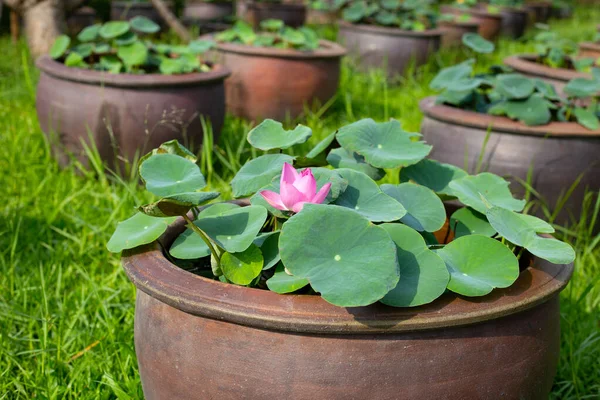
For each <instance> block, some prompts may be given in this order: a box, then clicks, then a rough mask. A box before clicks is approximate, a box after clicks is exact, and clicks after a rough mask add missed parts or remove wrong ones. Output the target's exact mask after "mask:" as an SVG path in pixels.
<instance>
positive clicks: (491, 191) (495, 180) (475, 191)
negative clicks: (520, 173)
mask: <svg viewBox="0 0 600 400" xmlns="http://www.w3.org/2000/svg"><path fill="white" fill-rule="evenodd" d="M508 186H509V183H508V182H507V181H506V180H504V179H503V178H501V177H499V176H498V175H494V174H490V173H489V172H482V173H481V174H478V175H474V176H465V177H463V178H460V179H457V180H454V181H452V182H450V189H452V190H453V191H454V193H455V195H456V196H457V197H458V200H460V202H461V203H463V204H465V205H467V206H469V207H471V208H473V209H475V210H476V211H479V212H480V213H482V214H485V212H486V210H487V209H488V205H486V202H487V203H488V204H489V205H490V206H498V207H502V208H506V209H508V210H513V211H521V210H523V207H525V200H517V199H515V198H514V197H512V194H511V193H510V189H509V187H508ZM484 199H485V201H484Z"/></svg>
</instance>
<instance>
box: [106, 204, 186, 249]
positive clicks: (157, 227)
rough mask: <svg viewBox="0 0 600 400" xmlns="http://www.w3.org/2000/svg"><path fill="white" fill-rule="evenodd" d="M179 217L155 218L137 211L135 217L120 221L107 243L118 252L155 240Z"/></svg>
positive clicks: (107, 245)
mask: <svg viewBox="0 0 600 400" xmlns="http://www.w3.org/2000/svg"><path fill="white" fill-rule="evenodd" d="M176 219H177V217H171V218H154V217H150V216H148V215H145V214H142V213H137V214H135V215H134V216H133V217H131V218H129V219H126V220H125V221H122V222H119V224H118V225H117V229H116V230H115V232H114V233H113V235H112V237H111V238H110V240H109V241H108V243H107V244H106V247H107V248H108V251H110V252H112V253H118V252H120V251H123V250H125V249H133V248H134V247H138V246H141V245H143V244H148V243H152V242H154V241H155V240H156V239H158V238H159V237H160V235H162V234H163V233H164V232H165V231H166V230H167V227H168V226H169V224H172V223H173V222H175V220H176Z"/></svg>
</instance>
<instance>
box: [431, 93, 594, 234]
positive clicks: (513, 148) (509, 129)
mask: <svg viewBox="0 0 600 400" xmlns="http://www.w3.org/2000/svg"><path fill="white" fill-rule="evenodd" d="M420 107H421V110H422V111H423V113H424V114H425V117H424V119H423V123H422V124H421V133H422V134H423V136H424V138H425V140H426V141H427V143H428V144H431V145H432V146H433V150H432V152H431V155H430V156H431V158H432V159H435V160H438V161H441V162H444V163H448V164H453V165H456V166H459V167H461V168H464V167H465V157H467V160H466V162H467V165H468V169H469V171H470V172H474V171H475V168H476V166H477V165H478V162H479V157H480V154H481V152H482V150H483V152H484V156H483V169H484V170H487V171H489V172H492V173H495V174H498V175H502V176H505V175H508V176H509V177H510V180H511V181H512V182H513V183H512V184H511V186H512V187H511V189H512V190H513V192H515V193H517V194H518V196H523V195H524V193H525V189H524V187H523V186H522V185H521V184H520V183H519V182H518V181H517V180H516V179H515V178H519V179H521V180H523V181H527V179H528V178H527V177H528V174H529V172H530V168H533V170H532V171H531V172H532V177H531V185H532V186H533V188H534V189H535V190H536V191H537V192H538V193H540V194H541V196H542V197H543V198H544V200H545V202H546V203H547V204H548V205H550V207H551V208H554V207H555V206H556V204H557V201H558V199H559V197H560V195H561V193H564V192H566V191H567V190H568V189H569V187H570V186H571V185H572V184H573V183H574V182H576V181H577V179H578V177H579V176H580V175H581V174H583V178H582V179H581V182H580V183H579V185H578V186H577V187H576V189H575V191H574V192H573V194H572V195H571V196H570V197H569V199H568V201H567V203H566V204H565V207H564V208H563V210H562V212H561V214H560V215H559V219H558V222H560V223H564V222H567V221H569V222H570V219H571V218H570V216H573V217H574V221H577V220H579V218H578V216H579V214H580V211H581V205H582V201H583V197H584V194H585V190H586V188H587V189H589V190H591V191H596V192H597V191H598V190H600V158H599V157H598V154H600V130H598V131H590V130H587V129H585V128H584V127H582V126H581V125H579V124H576V123H563V122H553V123H551V124H549V125H545V126H526V125H525V124H522V123H520V122H517V121H513V120H510V119H508V118H506V117H497V116H492V115H487V114H480V113H476V112H472V111H466V110H460V109H458V108H455V107H450V106H446V105H439V104H435V99H434V98H433V97H428V98H426V99H424V100H422V101H421V103H420ZM488 131H489V140H488V138H487V135H488ZM486 140H488V141H487V145H485V148H484V143H485V141H486Z"/></svg>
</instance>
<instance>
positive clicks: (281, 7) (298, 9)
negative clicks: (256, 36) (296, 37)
mask: <svg viewBox="0 0 600 400" xmlns="http://www.w3.org/2000/svg"><path fill="white" fill-rule="evenodd" d="M245 19H246V20H247V21H248V22H250V23H251V24H252V25H254V27H255V28H257V27H258V26H259V25H260V22H261V21H264V20H267V19H280V20H282V21H283V22H284V23H285V24H286V25H288V26H291V27H293V28H299V27H301V26H302V25H304V23H305V21H306V6H305V5H304V4H301V3H298V4H294V3H269V2H267V3H256V2H253V1H248V2H246V17H245Z"/></svg>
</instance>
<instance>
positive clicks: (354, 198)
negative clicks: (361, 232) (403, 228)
mask: <svg viewBox="0 0 600 400" xmlns="http://www.w3.org/2000/svg"><path fill="white" fill-rule="evenodd" d="M336 171H337V173H338V174H340V176H341V177H342V178H344V179H345V180H346V181H347V182H348V187H347V188H346V190H344V192H343V193H342V194H340V196H339V197H338V198H337V199H336V200H335V202H334V204H336V205H338V206H342V207H346V208H350V209H352V210H354V211H355V212H357V213H358V214H360V215H362V216H364V217H366V218H368V219H369V220H371V221H374V222H390V221H397V220H399V219H400V218H402V217H404V215H405V214H406V209H405V208H404V207H403V206H402V204H400V203H399V202H398V201H397V200H396V199H394V198H392V197H390V196H388V195H387V194H385V193H384V192H383V191H382V190H381V189H380V188H379V186H378V185H377V183H375V181H374V180H373V179H371V178H369V177H368V176H367V175H365V174H363V173H362V172H358V171H354V170H351V169H346V168H343V169H338V170H336Z"/></svg>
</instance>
